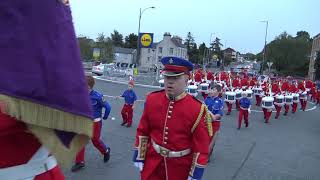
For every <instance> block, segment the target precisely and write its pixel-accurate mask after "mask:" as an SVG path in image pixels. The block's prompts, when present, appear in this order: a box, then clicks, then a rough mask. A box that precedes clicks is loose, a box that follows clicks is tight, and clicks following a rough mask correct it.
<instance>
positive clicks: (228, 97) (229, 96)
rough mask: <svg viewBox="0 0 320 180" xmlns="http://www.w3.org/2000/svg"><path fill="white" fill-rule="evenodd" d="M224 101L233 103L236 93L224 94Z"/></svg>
mask: <svg viewBox="0 0 320 180" xmlns="http://www.w3.org/2000/svg"><path fill="white" fill-rule="evenodd" d="M225 101H227V102H229V103H234V102H235V101H236V93H235V92H232V91H228V92H226V99H225Z"/></svg>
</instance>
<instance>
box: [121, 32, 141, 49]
mask: <svg viewBox="0 0 320 180" xmlns="http://www.w3.org/2000/svg"><path fill="white" fill-rule="evenodd" d="M124 39H125V43H124V47H125V48H133V49H136V48H137V42H138V36H137V35H135V34H134V33H131V34H129V35H128V36H126V37H125V38H124Z"/></svg>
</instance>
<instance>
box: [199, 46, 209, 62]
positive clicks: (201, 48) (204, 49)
mask: <svg viewBox="0 0 320 180" xmlns="http://www.w3.org/2000/svg"><path fill="white" fill-rule="evenodd" d="M208 50H209V48H207V46H206V44H205V43H204V42H203V43H202V44H200V46H199V50H198V54H199V55H198V57H199V60H200V61H202V60H204V59H203V58H206V57H208V53H209V51H208Z"/></svg>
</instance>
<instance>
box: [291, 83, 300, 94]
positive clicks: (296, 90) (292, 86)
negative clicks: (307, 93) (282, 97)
mask: <svg viewBox="0 0 320 180" xmlns="http://www.w3.org/2000/svg"><path fill="white" fill-rule="evenodd" d="M298 91H299V89H298V88H297V87H296V85H295V84H291V85H290V87H289V92H291V93H298Z"/></svg>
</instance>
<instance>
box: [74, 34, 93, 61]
mask: <svg viewBox="0 0 320 180" xmlns="http://www.w3.org/2000/svg"><path fill="white" fill-rule="evenodd" d="M77 39H78V43H79V47H80V53H81V58H82V60H90V59H92V53H93V45H94V41H93V40H92V39H89V38H87V37H85V36H80V37H78V38H77Z"/></svg>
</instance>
